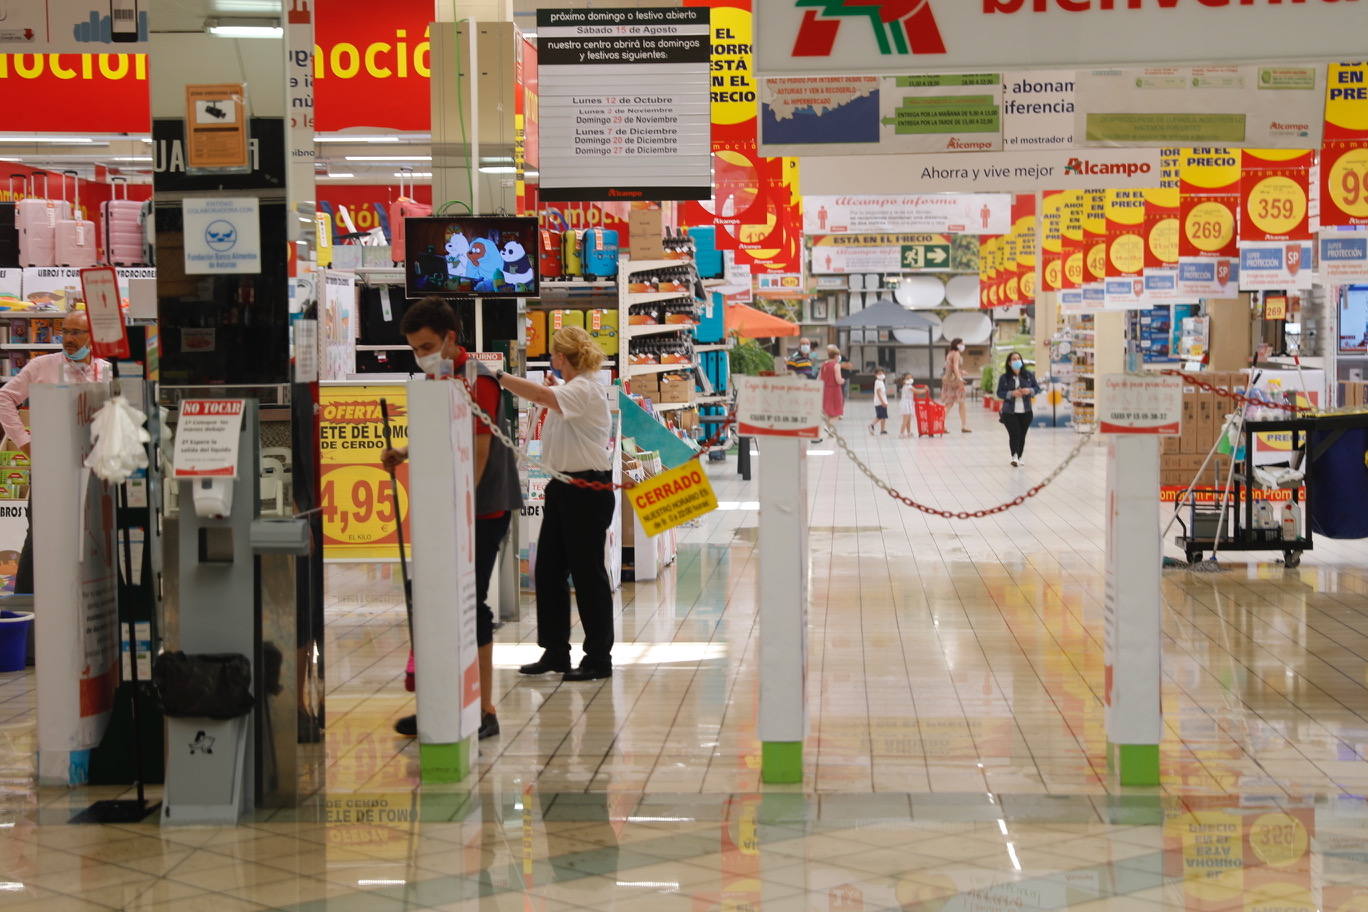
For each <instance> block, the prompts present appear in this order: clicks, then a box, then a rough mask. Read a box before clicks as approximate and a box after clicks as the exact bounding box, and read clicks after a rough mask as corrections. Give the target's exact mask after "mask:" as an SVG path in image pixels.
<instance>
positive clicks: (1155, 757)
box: [1107, 743, 1159, 786]
mask: <svg viewBox="0 0 1368 912" xmlns="http://www.w3.org/2000/svg"><path fill="white" fill-rule="evenodd" d="M1107 765H1108V766H1109V767H1110V768H1111V769H1112V771H1113V772H1115V773H1116V774H1117V775H1118V776H1119V777H1120V780H1121V784H1122V785H1136V786H1147V785H1158V784H1159V745H1157V744H1110V743H1109V744H1108V745H1107Z"/></svg>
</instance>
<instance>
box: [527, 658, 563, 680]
mask: <svg viewBox="0 0 1368 912" xmlns="http://www.w3.org/2000/svg"><path fill="white" fill-rule="evenodd" d="M569 670H570V659H569V658H564V659H553V658H550V657H548V656H545V655H543V656H542V657H541V658H540V659H538V660H537V661H535V662H532V663H531V664H529V665H524V666H522V667H521V668H519V669H518V673H519V674H525V675H544V674H546V673H547V672H548V671H558V672H566V671H569Z"/></svg>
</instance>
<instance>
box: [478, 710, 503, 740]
mask: <svg viewBox="0 0 1368 912" xmlns="http://www.w3.org/2000/svg"><path fill="white" fill-rule="evenodd" d="M498 733H499V717H498V716H496V715H494V714H493V713H485V714H484V715H483V716H482V717H481V718H480V740H481V741H483V740H484V739H485V738H492V737H494V736H495V735H497V734H498Z"/></svg>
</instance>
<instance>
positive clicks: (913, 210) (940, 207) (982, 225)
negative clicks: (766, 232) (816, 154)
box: [803, 162, 1012, 234]
mask: <svg viewBox="0 0 1368 912" xmlns="http://www.w3.org/2000/svg"><path fill="white" fill-rule="evenodd" d="M803 167H804V173H806V168H807V163H806V162H804V165H803ZM1011 230H1012V197H1011V195H1010V194H1007V193H927V194H903V195H897V196H889V195H886V194H885V195H883V196H814V195H812V194H808V193H805V194H803V233H804V234H902V233H930V234H1006V233H1007V232H1009V231H1011Z"/></svg>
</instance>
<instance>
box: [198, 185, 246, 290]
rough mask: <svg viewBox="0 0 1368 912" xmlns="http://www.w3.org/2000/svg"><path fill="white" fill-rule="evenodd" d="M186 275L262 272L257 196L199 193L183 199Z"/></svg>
mask: <svg viewBox="0 0 1368 912" xmlns="http://www.w3.org/2000/svg"><path fill="white" fill-rule="evenodd" d="M181 211H182V213H183V222H184V237H185V274H186V275H227V274H233V273H248V274H255V273H260V272H261V214H260V210H259V208H258V200H257V199H256V197H247V196H236V197H217V198H207V197H196V198H191V199H187V200H185V201H184V202H182V203H181Z"/></svg>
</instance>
